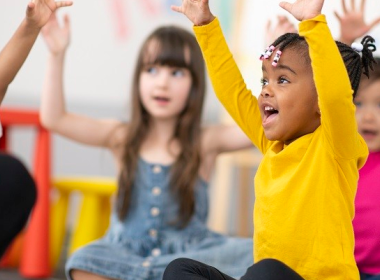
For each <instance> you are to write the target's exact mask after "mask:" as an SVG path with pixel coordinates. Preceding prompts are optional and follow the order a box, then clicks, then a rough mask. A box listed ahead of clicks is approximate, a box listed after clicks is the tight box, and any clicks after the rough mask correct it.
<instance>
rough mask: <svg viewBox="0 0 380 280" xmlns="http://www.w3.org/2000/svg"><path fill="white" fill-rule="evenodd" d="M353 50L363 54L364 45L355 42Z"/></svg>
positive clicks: (352, 45) (352, 46)
mask: <svg viewBox="0 0 380 280" xmlns="http://www.w3.org/2000/svg"><path fill="white" fill-rule="evenodd" d="M351 48H352V49H353V50H354V51H356V52H361V51H362V50H363V45H362V44H360V43H356V42H353V43H352V44H351Z"/></svg>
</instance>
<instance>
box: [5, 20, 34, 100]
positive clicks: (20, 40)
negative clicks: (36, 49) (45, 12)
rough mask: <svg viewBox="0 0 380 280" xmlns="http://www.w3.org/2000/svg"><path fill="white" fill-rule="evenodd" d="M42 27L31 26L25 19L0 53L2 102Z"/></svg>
mask: <svg viewBox="0 0 380 280" xmlns="http://www.w3.org/2000/svg"><path fill="white" fill-rule="evenodd" d="M39 32H40V28H37V27H30V26H28V25H27V23H26V21H25V20H24V21H23V22H22V23H21V25H20V26H19V28H18V29H17V30H16V32H15V33H14V35H13V36H12V38H11V39H10V40H9V42H8V43H7V45H6V46H5V47H4V48H3V50H2V51H1V53H0V103H1V101H2V100H3V98H4V95H5V93H6V90H7V88H8V86H9V84H10V83H11V82H12V81H13V79H14V78H15V76H16V74H17V73H18V71H19V70H20V68H21V66H22V65H23V64H24V62H25V60H26V58H27V57H28V54H29V52H30V50H31V49H32V47H33V44H34V42H35V41H36V38H37V36H38V34H39Z"/></svg>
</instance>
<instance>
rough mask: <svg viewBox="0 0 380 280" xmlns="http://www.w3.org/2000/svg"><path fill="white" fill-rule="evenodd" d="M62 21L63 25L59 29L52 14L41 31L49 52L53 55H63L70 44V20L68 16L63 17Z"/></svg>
mask: <svg viewBox="0 0 380 280" xmlns="http://www.w3.org/2000/svg"><path fill="white" fill-rule="evenodd" d="M63 20H64V23H63V26H62V27H61V26H60V25H59V24H58V21H57V17H56V15H55V13H54V14H52V15H51V17H50V19H49V21H48V22H47V23H46V25H45V26H44V27H43V28H42V31H41V32H42V36H43V37H44V39H45V42H46V44H47V46H48V48H49V51H50V53H51V54H53V55H59V54H63V53H64V52H65V51H66V49H67V47H68V46H69V44H70V20H69V17H68V15H65V16H64V18H63Z"/></svg>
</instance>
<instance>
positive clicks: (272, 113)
mask: <svg viewBox="0 0 380 280" xmlns="http://www.w3.org/2000/svg"><path fill="white" fill-rule="evenodd" d="M277 115H278V110H276V109H275V108H273V107H272V106H268V105H266V106H264V118H263V125H266V124H268V123H269V122H271V121H272V120H273V119H274V118H275V117H276V116H277Z"/></svg>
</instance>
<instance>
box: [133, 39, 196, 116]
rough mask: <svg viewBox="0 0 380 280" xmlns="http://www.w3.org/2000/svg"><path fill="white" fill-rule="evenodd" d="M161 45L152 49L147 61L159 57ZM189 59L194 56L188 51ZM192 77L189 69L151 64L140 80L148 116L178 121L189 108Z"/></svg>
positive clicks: (186, 51) (149, 51) (154, 45)
mask: <svg viewBox="0 0 380 280" xmlns="http://www.w3.org/2000/svg"><path fill="white" fill-rule="evenodd" d="M157 51H159V47H157V42H155V41H152V42H150V44H149V45H148V50H147V52H148V53H147V57H155V55H156V54H157ZM185 59H189V60H190V52H189V51H188V50H187V49H185ZM191 84H192V76H191V73H190V71H189V70H188V69H187V68H181V67H171V66H168V65H160V64H147V65H145V67H144V68H143V69H142V71H141V73H140V79H139V89H140V98H141V102H142V104H143V106H144V108H145V109H146V110H147V111H148V113H149V114H150V115H151V116H152V117H154V118H157V119H166V120H167V119H175V118H177V117H178V115H179V114H180V113H181V112H182V111H183V109H184V108H185V106H186V104H187V100H188V97H189V94H190V89H191Z"/></svg>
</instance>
